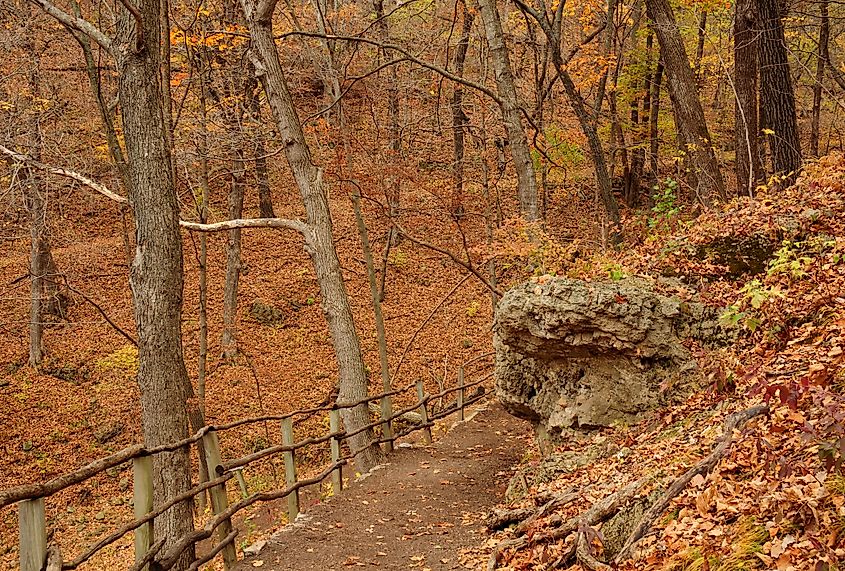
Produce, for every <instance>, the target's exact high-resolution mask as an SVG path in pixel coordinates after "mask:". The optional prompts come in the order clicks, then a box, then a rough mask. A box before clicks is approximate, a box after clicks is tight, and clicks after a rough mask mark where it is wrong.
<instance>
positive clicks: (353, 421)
mask: <svg viewBox="0 0 845 571" xmlns="http://www.w3.org/2000/svg"><path fill="white" fill-rule="evenodd" d="M242 1H243V5H244V12H245V13H246V14H247V23H248V27H249V31H250V37H251V40H252V48H251V52H250V57H251V58H252V61H253V64H254V65H255V72H256V75H257V76H258V78H259V79H260V81H261V83H262V85H263V86H264V91H265V93H266V94H267V101H268V103H269V105H270V109H271V110H272V112H273V116H274V117H275V119H276V123H277V126H278V129H279V135H280V137H281V140H282V141H284V143H285V155H286V157H287V160H288V163H289V164H290V168H291V171H292V173H293V176H294V179H295V180H296V183H297V186H298V187H299V191H300V194H301V196H302V202H303V205H304V206H305V212H306V219H307V223H308V226H309V233H310V234H311V235H310V236H306V247H307V249H308V251H309V254H310V255H311V259H312V261H313V263H314V269H315V270H316V273H317V282H318V283H319V284H320V292H321V294H322V298H323V300H322V306H323V310H324V311H325V314H326V320H327V321H328V325H329V331H330V333H331V336H332V342H333V344H334V349H335V356H336V358H337V362H338V369H339V373H340V380H339V393H338V399H337V400H338V404H348V403H353V402H356V401H358V400H361V399H363V398H365V397H366V396H367V374H366V371H365V369H364V359H363V356H362V354H361V344H360V341H359V339H358V333H357V332H356V331H355V323H354V321H353V318H352V310H351V308H350V306H349V298H348V296H347V293H346V286H345V284H344V282H343V274H342V272H341V268H340V261H339V260H338V257H337V252H336V250H335V246H334V240H333V237H332V220H331V213H330V211H329V204H328V200H327V197H326V190H325V188H324V186H323V174H322V170H321V169H320V168H318V167H317V166H315V165H314V162H313V160H312V159H311V151H310V150H309V148H308V145H307V143H306V141H305V135H304V134H303V132H302V127H301V126H300V123H299V118H298V117H297V115H296V110H295V109H294V107H293V101H292V100H291V96H290V92H289V90H288V87H287V82H286V81H285V76H284V72H283V71H282V66H281V62H280V60H279V54H278V52H277V51H276V44H275V43H274V41H273V25H272V12H273V7H274V6H275V2H273V1H272V0H271V1H270V2H269V3H267V4H265V3H262V5H261V11H260V12H259V11H258V10H259V8H258V6H256V4H257V3H253V2H252V0H242ZM341 414H342V417H343V423H344V426H345V427H346V430H347V431H350V432H351V431H354V430H356V429H359V428H361V427H363V426H365V425H367V424H369V412H368V408H367V405H359V406H356V407H354V408H345V409H343V410H342V412H341ZM348 443H349V447H350V449H351V450H352V451H353V453H354V454H355V459H356V465H357V467H358V469H359V470H360V471H365V470H368V469H370V468H372V467H373V466H375V465H376V464H378V463H380V462H381V461H382V460H383V459H384V455H383V454H382V452H381V449H380V448H379V446H378V443H377V440H376V438H375V433H374V431H373V430H372V429H367V430H364V431H363V432H360V433H359V434H357V435H355V436H353V437H350V438H349V439H348Z"/></svg>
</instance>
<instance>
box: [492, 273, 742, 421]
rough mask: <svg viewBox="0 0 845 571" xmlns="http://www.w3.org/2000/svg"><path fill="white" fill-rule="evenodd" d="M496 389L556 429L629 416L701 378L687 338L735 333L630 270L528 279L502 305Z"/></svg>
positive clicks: (517, 410) (512, 405)
mask: <svg viewBox="0 0 845 571" xmlns="http://www.w3.org/2000/svg"><path fill="white" fill-rule="evenodd" d="M494 332H495V333H494V347H495V349H496V394H497V396H498V398H499V400H500V401H501V402H502V404H503V405H504V406H505V408H506V409H507V410H508V411H509V412H510V413H511V414H514V415H515V416H518V417H521V418H525V419H527V420H530V421H532V422H534V423H535V425H536V427H537V429H538V432H540V433H546V434H548V435H549V436H551V437H556V436H560V435H561V434H562V433H570V432H571V431H573V430H579V431H584V430H592V429H600V428H603V427H607V426H611V425H613V424H614V423H617V422H630V421H633V420H636V418H637V417H638V416H639V415H641V414H642V413H644V412H647V411H650V410H653V409H655V408H656V407H658V406H660V405H661V404H664V403H666V402H669V401H670V400H671V399H675V398H678V397H680V396H683V395H686V394H688V393H689V392H690V391H691V390H693V389H694V388H695V387H697V386H698V385H699V383H700V374H699V371H698V366H697V364H696V361H695V359H693V357H692V355H691V354H690V351H689V349H688V348H687V347H686V346H684V344H683V341H684V340H685V339H688V338H692V339H696V340H698V341H700V342H701V343H702V344H703V345H712V344H716V343H719V342H725V341H728V340H729V334H728V333H727V332H726V331H724V330H723V329H722V328H721V326H720V325H719V323H718V319H717V312H716V311H715V310H713V309H710V308H707V307H705V306H702V305H701V304H697V303H686V302H681V301H680V300H678V299H675V298H670V297H666V296H663V295H660V294H657V293H655V292H653V291H651V290H650V289H649V288H648V287H646V286H644V285H643V284H640V283H637V282H635V281H633V280H622V281H617V282H611V283H599V282H589V283H588V282H584V281H580V280H573V279H567V278H547V279H545V280H542V283H541V281H540V280H538V281H531V282H527V283H524V284H522V285H520V286H517V287H515V288H513V289H511V290H510V291H508V292H507V293H506V294H505V295H504V297H503V298H502V299H501V300H500V302H499V305H498V308H497V310H496V320H495V326H494Z"/></svg>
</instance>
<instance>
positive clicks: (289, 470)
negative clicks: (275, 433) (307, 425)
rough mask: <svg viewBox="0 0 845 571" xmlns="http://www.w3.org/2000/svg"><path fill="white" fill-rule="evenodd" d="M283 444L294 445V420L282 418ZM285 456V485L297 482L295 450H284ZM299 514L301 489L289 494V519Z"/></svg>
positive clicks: (288, 485)
mask: <svg viewBox="0 0 845 571" xmlns="http://www.w3.org/2000/svg"><path fill="white" fill-rule="evenodd" d="M282 444H283V445H285V446H293V420H292V419H291V418H283V419H282ZM284 457H285V487H286V488H290V487H291V486H293V485H295V484H296V456H295V454H294V451H293V450H290V451H287V452H284ZM298 515H299V490H294V491H293V492H292V493H290V494H288V521H291V522H292V521H293V520H295V519H296V516H298Z"/></svg>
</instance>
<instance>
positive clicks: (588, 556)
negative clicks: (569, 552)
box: [575, 526, 611, 571]
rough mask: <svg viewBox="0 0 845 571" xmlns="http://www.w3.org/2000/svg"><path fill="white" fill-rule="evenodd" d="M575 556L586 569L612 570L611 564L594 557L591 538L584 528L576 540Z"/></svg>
mask: <svg viewBox="0 0 845 571" xmlns="http://www.w3.org/2000/svg"><path fill="white" fill-rule="evenodd" d="M584 527H586V526H584ZM575 557H576V558H577V559H578V563H580V564H581V567H583V568H584V569H589V570H590V571H611V567H610V565H607V564H605V563H602V562H601V561H599V560H598V559H596V558H595V557H593V554H592V553H591V551H590V540H589V539H588V537H587V533H586V532H585V531H584V530H583V529H582V530H580V531H579V532H578V539H577V540H576V542H575Z"/></svg>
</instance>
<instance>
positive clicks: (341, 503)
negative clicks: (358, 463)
mask: <svg viewBox="0 0 845 571" xmlns="http://www.w3.org/2000/svg"><path fill="white" fill-rule="evenodd" d="M455 418H456V417H455ZM529 432H530V427H529V425H528V424H527V423H525V422H523V421H520V420H518V419H516V418H514V417H512V416H511V415H509V414H507V413H506V412H505V411H504V410H503V409H502V407H501V405H499V404H498V402H497V401H494V402H491V403H490V404H488V405H486V407H485V408H483V409H482V410H480V411H479V412H478V413H477V414H476V415H475V416H474V417H472V418H471V419H469V420H467V421H466V422H464V423H462V424H458V425H457V426H455V428H453V429H452V430H451V431H450V432H448V433H447V434H445V435H443V436H442V437H441V438H439V439H437V440H435V442H434V444H433V445H431V446H424V445H423V444H422V443H416V444H414V447H413V448H400V449H398V450H397V451H396V452H395V453H394V454H393V455H392V456H391V457H390V464H388V465H385V466H384V467H382V468H381V469H379V470H376V471H375V472H374V473H373V475H371V476H370V477H368V478H365V479H364V480H363V481H361V482H358V483H354V484H352V485H350V487H349V488H348V489H347V490H345V491H344V492H343V493H342V494H340V495H339V496H337V497H334V498H331V499H330V500H328V501H327V502H325V503H323V504H319V505H316V506H313V507H311V508H309V509H308V511H307V512H305V514H303V515H302V516H300V518H298V519H297V521H296V522H295V523H294V524H293V525H289V526H286V527H285V528H283V529H282V530H280V531H279V532H277V533H276V534H274V536H273V537H272V538H270V540H269V541H268V543H267V545H266V546H264V548H263V549H262V550H261V551H260V553H258V554H257V555H256V556H253V557H247V558H246V559H244V561H242V562H241V563H240V564H239V566H238V567H236V569H238V570H239V571H246V570H247V569H255V568H260V569H262V571H304V570H311V569H313V570H317V569H319V570H320V571H340V570H346V569H351V568H356V567H364V568H379V569H420V570H423V569H430V570H431V571H437V570H446V569H465V568H466V567H465V566H464V565H462V563H461V558H460V549H461V548H464V547H472V546H475V545H478V544H479V543H480V542H481V541H482V536H483V533H484V529H483V528H484V525H483V523H482V522H483V519H484V517H486V515H487V514H488V513H489V511H490V509H491V508H493V507H494V506H495V505H496V504H497V503H498V502H500V501H501V499H502V498H503V496H504V492H505V489H506V487H507V483H508V480H509V479H510V476H511V474H512V470H511V468H513V467H515V466H516V464H517V462H519V460H520V458H521V457H522V456H523V455H524V453H525V451H526V450H527V447H528V443H529V440H530V435H529Z"/></svg>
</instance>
